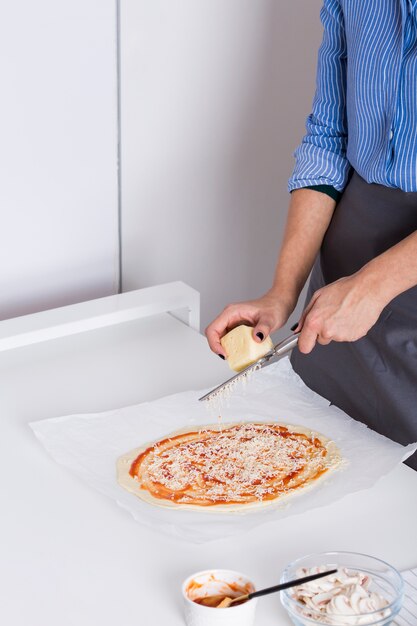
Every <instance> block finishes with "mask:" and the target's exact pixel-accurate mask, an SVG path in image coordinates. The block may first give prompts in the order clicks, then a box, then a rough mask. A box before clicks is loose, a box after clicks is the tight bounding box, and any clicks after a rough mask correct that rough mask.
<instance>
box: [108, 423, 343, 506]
mask: <svg viewBox="0 0 417 626" xmlns="http://www.w3.org/2000/svg"><path fill="white" fill-rule="evenodd" d="M340 463H341V456H340V452H339V450H338V448H337V447H336V445H335V444H334V442H332V441H330V440H329V439H327V438H326V437H324V436H323V435H321V434H319V433H315V432H312V431H309V430H307V429H305V428H303V427H301V426H291V425H289V424H278V423H264V422H249V423H245V422H243V423H238V424H223V425H221V424H216V425H208V426H200V427H199V428H194V429H192V427H189V428H184V429H182V430H180V431H176V432H174V433H171V434H170V435H169V436H167V437H165V438H163V439H160V440H159V441H156V442H154V443H151V444H146V445H144V446H142V447H140V448H136V449H135V450H132V451H131V452H129V453H127V454H125V455H123V456H122V457H120V458H119V459H118V461H117V477H118V482H119V484H120V485H121V486H122V487H124V488H125V489H127V490H128V491H130V492H131V493H134V494H135V495H136V496H138V497H139V498H141V499H142V500H144V501H145V502H148V503H150V504H154V505H157V506H164V507H170V508H181V509H194V510H200V511H201V510H204V511H215V512H218V511H229V512H231V511H240V512H243V511H246V510H249V509H250V510H252V509H254V508H260V507H264V506H267V505H271V504H273V503H276V502H277V501H279V502H281V501H282V500H283V499H284V498H288V497H289V496H291V495H294V494H296V493H300V492H301V491H304V490H305V489H306V488H307V487H312V486H313V485H315V484H316V483H317V481H319V480H320V479H321V478H322V476H323V475H326V474H328V473H329V472H330V471H332V470H334V469H336V468H337V467H339V466H340Z"/></svg>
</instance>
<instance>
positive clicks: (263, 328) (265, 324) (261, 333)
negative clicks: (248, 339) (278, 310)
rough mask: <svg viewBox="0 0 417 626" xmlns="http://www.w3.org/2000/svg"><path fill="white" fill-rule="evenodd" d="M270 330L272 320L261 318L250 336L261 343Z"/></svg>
mask: <svg viewBox="0 0 417 626" xmlns="http://www.w3.org/2000/svg"><path fill="white" fill-rule="evenodd" d="M271 332H272V322H271V321H269V320H268V319H266V318H264V317H263V318H262V317H261V319H260V320H259V322H258V323H257V324H256V326H255V328H254V329H253V332H252V336H253V338H254V340H255V341H256V342H257V343H262V341H264V340H265V339H266V338H267V337H268V336H269V335H270V334H271Z"/></svg>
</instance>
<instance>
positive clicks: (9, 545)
mask: <svg viewBox="0 0 417 626" xmlns="http://www.w3.org/2000/svg"><path fill="white" fill-rule="evenodd" d="M173 310H176V311H177V313H175V315H177V316H178V317H180V318H182V319H184V320H186V321H187V318H188V322H189V323H190V325H191V326H193V327H194V328H191V326H188V325H187V324H186V323H184V322H183V321H179V319H175V318H174V317H173V316H172V315H171V314H169V313H167V312H166V311H173ZM178 310H180V311H179V312H178ZM184 311H185V312H184ZM197 326H198V294H196V292H194V291H193V290H191V289H190V288H187V287H186V286H185V285H183V284H181V283H177V284H171V285H167V286H164V287H161V288H153V289H149V290H141V291H138V292H131V293H130V294H122V295H120V296H113V297H111V298H104V299H101V300H96V301H92V302H90V303H83V304H81V305H75V306H72V307H64V308H63V309H57V310H55V311H48V312H46V313H40V314H36V315H31V316H25V317H24V318H19V319H17V320H9V321H6V322H1V323H0V407H1V415H0V425H1V426H0V428H1V431H0V459H1V473H0V481H1V493H2V507H1V515H0V528H1V540H0V623H1V624H2V625H3V624H4V625H5V626H6V625H7V626H23V625H25V626H26V625H28V626H55V625H56V626H58V625H59V626H95V625H97V626H137V625H139V624H140V625H143V626H147V625H154V624H155V625H159V624H160V625H161V626H165V625H166V626H177V625H178V626H179V625H180V624H182V623H183V621H182V614H181V597H180V593H179V586H180V583H181V581H182V580H183V579H184V578H185V577H186V576H187V575H188V574H190V573H192V572H194V571H196V570H200V569H205V568H209V567H226V568H231V569H236V570H239V571H242V572H244V573H246V574H248V575H249V576H251V577H252V578H253V580H254V581H255V583H256V585H257V586H260V585H271V584H274V583H275V582H276V581H277V579H278V578H279V575H280V572H281V570H282V569H283V567H284V566H285V565H286V564H287V563H288V562H289V561H291V560H293V559H294V558H296V557H298V556H302V555H304V554H307V553H309V552H313V551H322V550H351V551H357V552H365V553H368V554H373V555H375V556H379V557H380V558H383V559H386V560H387V561H389V562H390V563H392V564H393V565H395V566H397V567H398V568H407V567H412V566H416V565H417V541H416V533H415V528H416V520H417V473H416V472H413V471H412V470H410V469H409V468H408V467H406V466H404V465H402V466H400V467H398V468H397V469H396V470H395V471H394V472H392V473H391V474H390V475H389V476H386V477H384V478H383V479H381V480H380V481H379V483H378V484H377V485H376V486H375V487H374V488H373V489H371V490H368V491H364V492H362V493H359V494H355V495H352V496H349V497H345V498H344V499H342V500H340V501H338V502H336V503H335V504H333V505H331V506H328V507H325V508H321V509H315V510H312V511H311V512H309V513H308V514H303V515H299V516H293V517H288V518H286V519H284V520H281V521H279V522H275V523H271V524H269V525H266V526H263V527H262V529H261V530H260V531H259V530H254V531H252V532H250V533H248V534H246V535H243V536H239V537H238V538H236V539H228V540H227V541H225V540H222V541H216V542H212V543H208V544H203V545H200V546H197V545H194V544H188V543H182V542H179V541H174V540H172V539H170V538H168V537H166V536H164V535H161V534H159V533H157V532H153V531H151V530H148V529H145V528H143V527H142V526H140V525H139V524H137V523H136V522H135V521H134V520H133V518H131V517H130V515H129V514H128V513H127V512H126V511H124V510H121V509H120V508H118V507H117V506H116V504H115V503H114V502H112V501H111V500H108V499H106V498H105V497H104V496H102V495H100V494H99V493H96V492H95V491H93V490H92V489H90V488H89V487H88V486H87V485H85V484H84V483H82V482H81V481H79V480H78V479H77V478H75V477H74V476H72V475H71V474H70V473H69V472H67V471H66V470H65V469H63V468H62V467H60V466H59V465H57V464H56V463H55V462H54V461H52V459H51V458H50V457H49V456H48V454H47V453H46V452H45V451H44V450H43V448H42V447H41V446H40V444H39V443H38V442H37V441H36V439H35V438H34V436H33V434H32V432H31V431H30V429H29V428H28V426H27V423H28V422H29V421H34V420H38V419H43V418H48V417H52V416H58V415H64V414H71V413H82V412H90V411H91V412H93V411H103V410H106V409H111V408H115V407H120V406H124V405H129V404H135V403H138V402H141V401H144V400H151V399H154V398H157V397H160V396H163V395H166V394H169V393H173V392H177V391H182V390H186V389H198V388H203V387H207V386H210V385H215V384H217V383H219V382H220V381H222V380H223V379H224V378H225V377H227V376H228V375H229V370H228V367H227V365H226V364H225V363H223V362H222V361H221V360H220V359H218V358H216V357H215V356H213V355H212V354H211V353H210V351H209V350H208V347H207V345H206V341H205V339H204V337H203V336H201V335H200V334H199V333H198V332H197V331H196V330H195V328H196V327H197ZM51 337H55V339H51ZM256 623H257V624H259V626H268V625H271V626H272V624H287V623H288V618H287V617H286V616H285V614H284V612H283V610H282V608H281V606H280V603H279V598H278V597H275V596H271V597H269V598H265V599H262V600H260V602H259V605H258V613H257V621H256Z"/></svg>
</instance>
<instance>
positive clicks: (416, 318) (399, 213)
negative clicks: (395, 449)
mask: <svg viewBox="0 0 417 626" xmlns="http://www.w3.org/2000/svg"><path fill="white" fill-rule="evenodd" d="M415 230H417V193H415V192H410V193H408V192H404V191H401V190H400V189H391V188H389V187H384V186H383V185H376V184H369V183H367V182H366V181H365V180H363V179H362V178H361V177H360V176H359V175H358V174H356V173H355V174H354V175H353V177H352V178H351V180H350V182H349V184H348V186H347V187H346V190H345V192H344V194H343V196H342V199H341V200H340V202H339V204H338V205H337V207H336V209H335V213H334V215H333V218H332V221H331V223H330V226H329V228H328V230H327V232H326V235H325V238H324V241H323V244H322V248H321V251H320V254H319V256H318V258H317V261H316V263H315V266H314V268H313V272H312V275H311V279H310V285H309V291H308V295H307V301H309V299H310V297H311V296H312V294H313V293H314V291H316V289H319V288H320V287H322V286H323V285H326V284H328V283H331V282H333V281H335V280H337V279H338V278H341V277H342V276H349V275H350V274H353V273H354V272H356V271H357V270H359V269H360V268H361V267H362V266H363V265H364V264H365V263H367V262H368V261H370V260H371V259H373V258H374V257H375V256H377V255H379V254H381V253H382V252H384V250H387V249H388V248H390V247H391V246H393V245H395V244H396V243H398V242H399V241H401V240H402V239H404V237H407V235H410V234H411V233H412V232H414V231H415ZM406 271H407V267H404V272H406ZM291 361H292V364H293V367H294V370H295V371H296V372H297V373H298V374H299V375H300V376H301V378H302V379H303V380H304V382H305V383H306V385H308V387H310V388H311V389H313V390H314V391H316V392H317V393H319V394H320V395H321V396H323V397H325V398H327V400H329V401H330V402H331V403H332V404H334V405H336V406H338V407H339V408H341V409H342V410H343V411H345V412H346V413H347V414H348V415H350V416H351V417H353V418H354V419H356V420H359V421H361V422H363V423H364V424H367V425H368V426H369V427H370V428H372V429H373V430H376V431H377V432H379V433H381V434H382V435H385V436H386V437H390V438H391V439H393V440H394V441H398V442H399V443H401V444H407V443H412V442H415V441H417V287H413V288H412V289H409V290H408V291H406V292H404V293H402V294H400V295H399V296H398V297H397V298H395V299H394V300H392V301H391V302H390V304H389V305H388V306H387V307H386V308H385V309H384V310H383V312H382V313H381V316H380V318H379V320H378V322H377V323H376V324H375V326H373V328H371V330H370V331H369V332H368V334H367V335H366V337H363V338H362V339H359V340H358V341H354V342H336V341H332V342H331V343H330V344H329V345H327V346H321V345H319V344H317V345H316V347H315V348H314V349H313V351H312V352H311V353H310V354H308V355H305V354H301V353H300V352H299V351H298V350H293V354H292V357H291ZM407 464H408V465H410V466H411V467H413V468H414V469H416V470H417V453H415V454H414V455H413V456H412V457H410V459H409V460H408V461H407Z"/></svg>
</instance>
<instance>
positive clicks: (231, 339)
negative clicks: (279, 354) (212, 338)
mask: <svg viewBox="0 0 417 626" xmlns="http://www.w3.org/2000/svg"><path fill="white" fill-rule="evenodd" d="M252 331H253V328H252V327H251V326H245V325H243V324H242V325H241V326H236V328H234V329H233V330H231V331H230V332H228V333H227V335H225V336H224V337H222V339H221V340H220V343H221V344H222V347H223V349H224V351H225V352H226V356H227V362H228V363H229V365H230V367H231V368H232V370H235V372H240V371H241V370H243V369H244V368H245V367H247V366H248V365H251V364H252V363H255V361H257V360H258V359H260V358H261V356H264V354H266V353H267V352H269V351H270V350H271V349H272V348H273V347H274V344H273V343H272V339H271V337H267V338H266V339H264V341H262V343H258V342H256V341H255V340H254V338H253V337H252Z"/></svg>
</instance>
